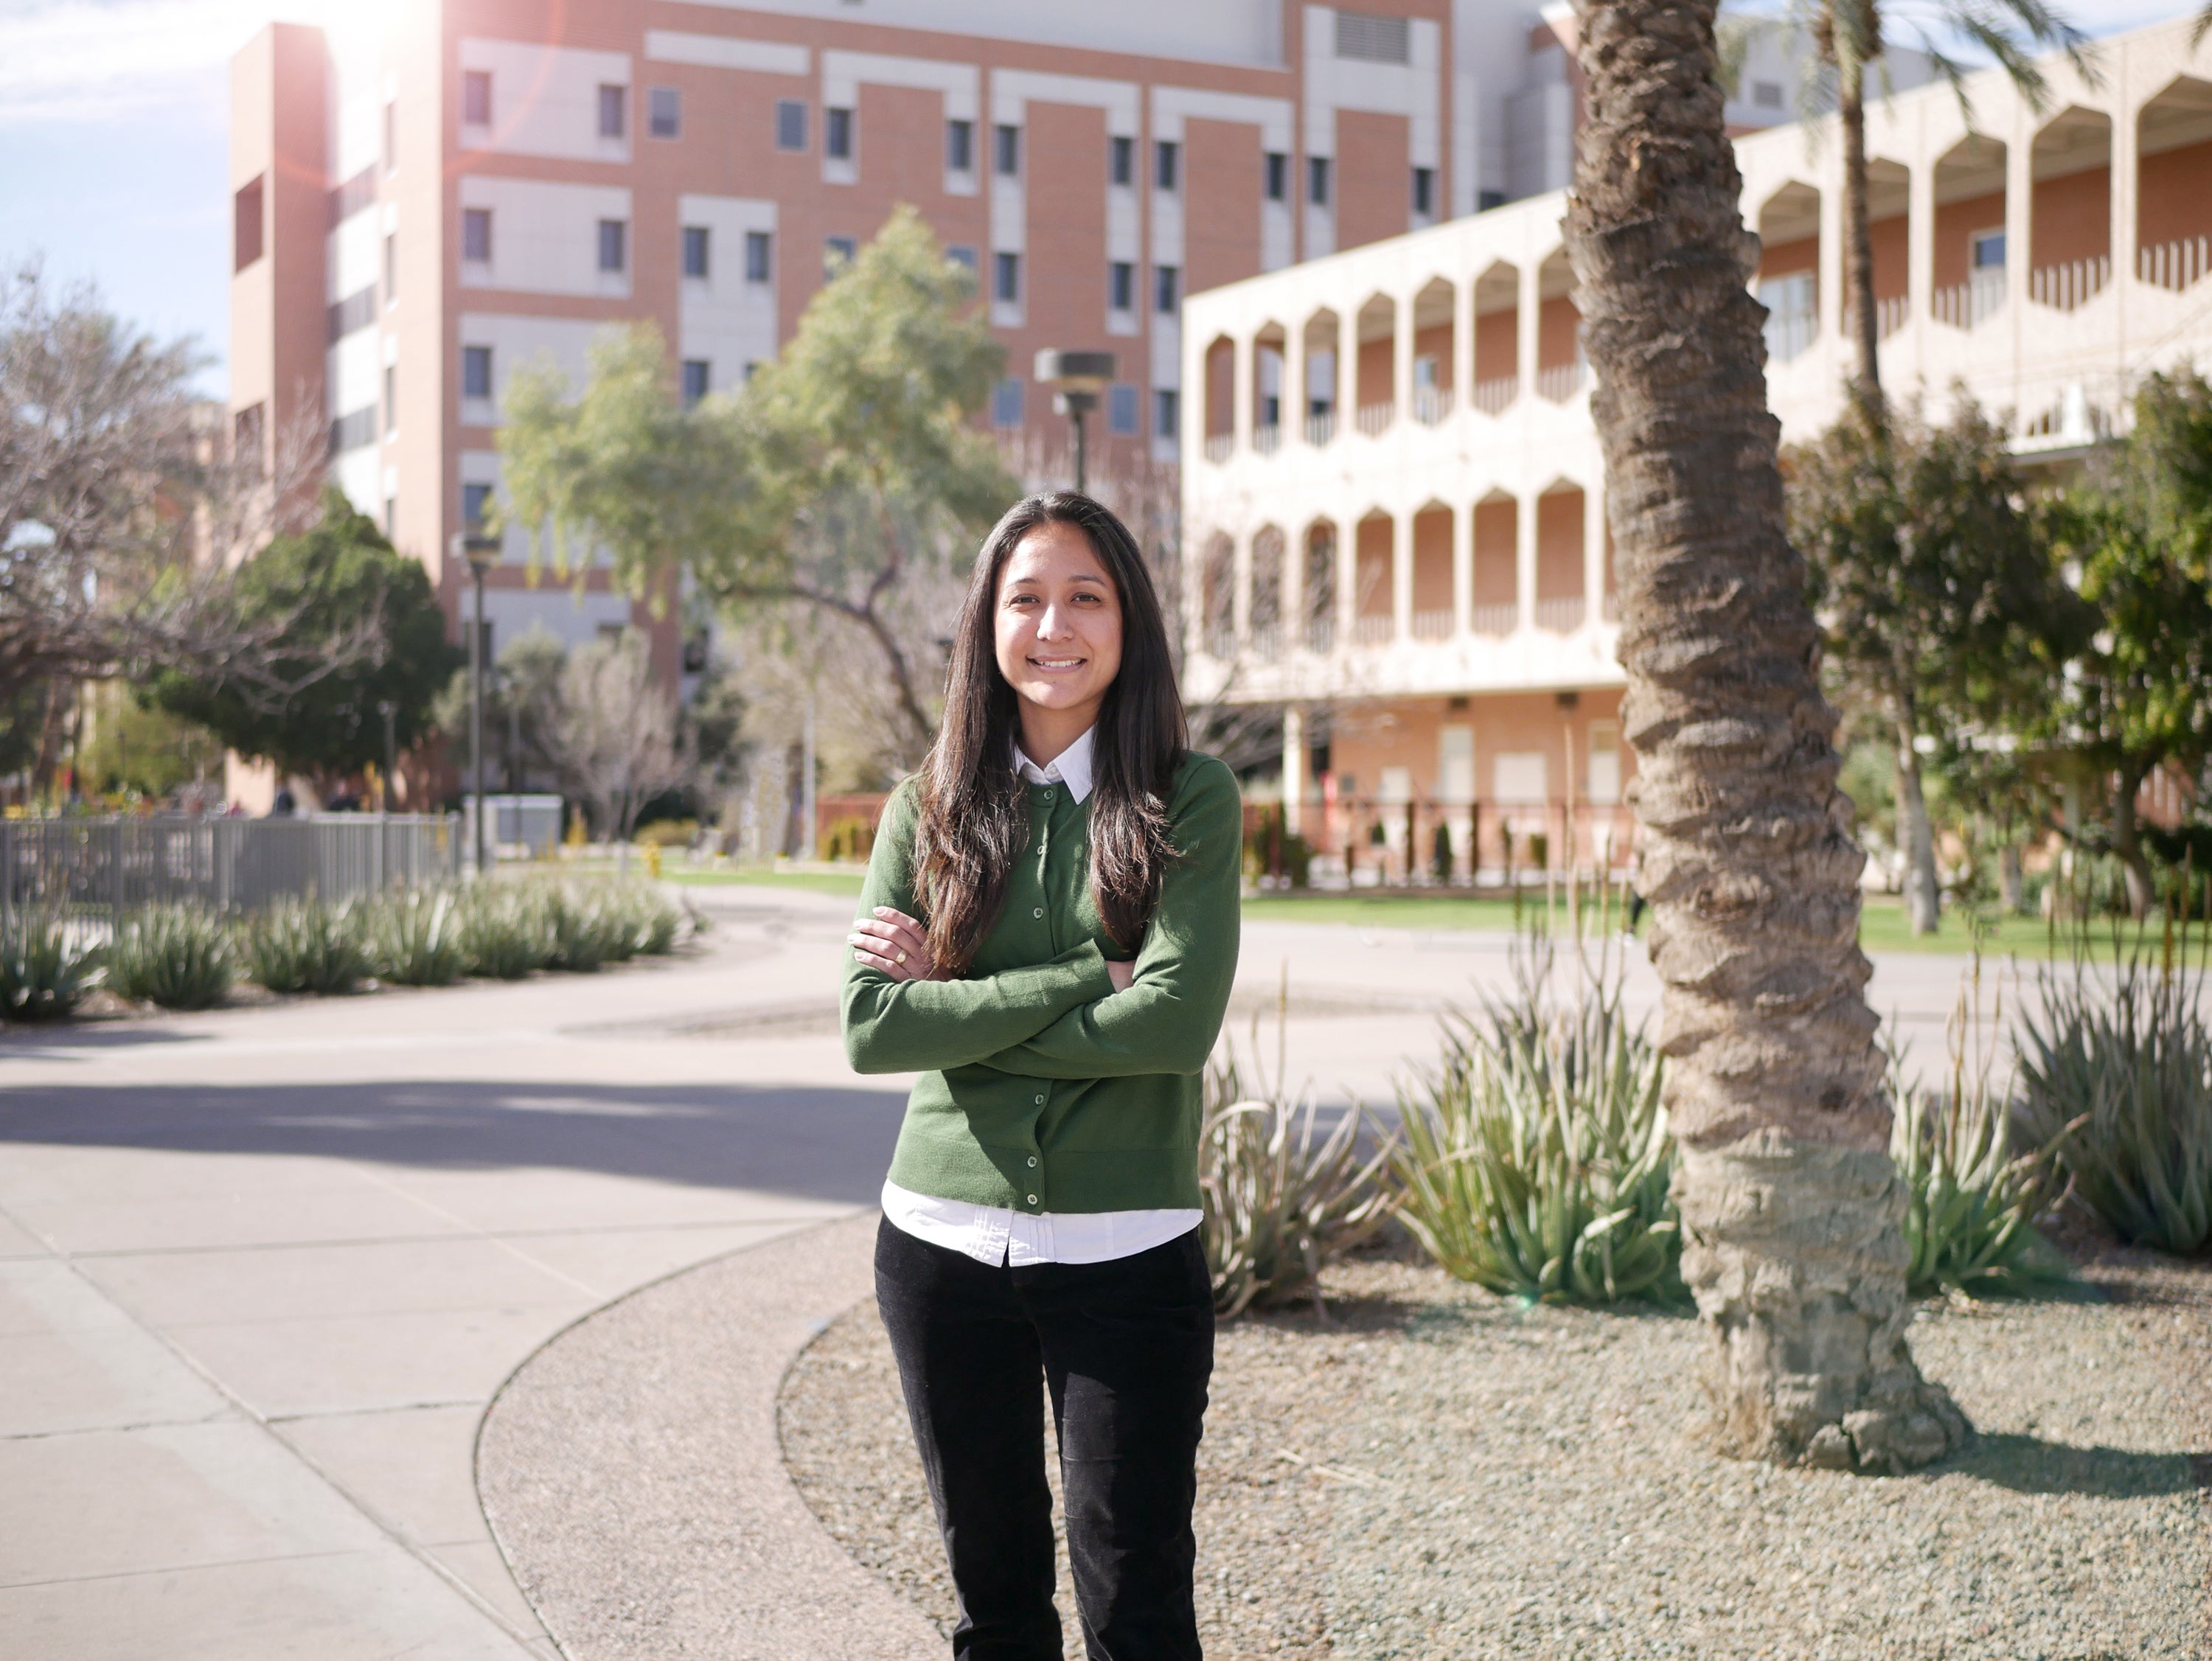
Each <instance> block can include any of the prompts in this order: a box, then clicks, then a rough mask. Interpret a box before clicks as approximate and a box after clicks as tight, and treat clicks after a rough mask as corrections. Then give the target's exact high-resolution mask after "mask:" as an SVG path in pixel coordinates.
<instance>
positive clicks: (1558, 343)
mask: <svg viewBox="0 0 2212 1661" xmlns="http://www.w3.org/2000/svg"><path fill="white" fill-rule="evenodd" d="M1574 286H1575V274H1574V270H1573V269H1572V268H1571V266H1569V265H1568V264H1567V252H1566V250H1565V249H1564V248H1560V249H1556V250H1554V251H1553V253H1552V255H1551V257H1550V258H1547V259H1546V260H1545V262H1544V263H1543V264H1541V265H1540V266H1538V267H1537V268H1536V396H1537V397H1542V398H1549V399H1550V400H1551V401H1552V402H1553V403H1565V402H1566V401H1567V400H1568V399H1569V398H1571V397H1574V395H1575V394H1576V393H1577V392H1579V391H1582V390H1583V314H1582V312H1580V311H1578V310H1577V308H1576V306H1575V302H1574V298H1573V294H1574Z"/></svg>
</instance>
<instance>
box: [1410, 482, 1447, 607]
mask: <svg viewBox="0 0 2212 1661" xmlns="http://www.w3.org/2000/svg"><path fill="white" fill-rule="evenodd" d="M1456 623H1457V620H1456V619H1455V616H1454V615H1453V610H1452V511H1451V509H1450V508H1449V507H1447V506H1444V505H1443V503H1442V502H1430V503H1427V504H1426V505H1425V506H1423V507H1422V508H1421V510H1420V511H1419V512H1417V513H1415V514H1414V515H1413V638H1414V639H1415V640H1449V639H1451V637H1452V634H1453V633H1454V631H1455V627H1456Z"/></svg>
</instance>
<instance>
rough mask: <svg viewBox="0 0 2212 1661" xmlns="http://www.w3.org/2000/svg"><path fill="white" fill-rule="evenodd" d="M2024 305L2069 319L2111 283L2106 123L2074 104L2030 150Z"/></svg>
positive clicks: (2049, 123) (2109, 155)
mask: <svg viewBox="0 0 2212 1661" xmlns="http://www.w3.org/2000/svg"><path fill="white" fill-rule="evenodd" d="M2028 170H2029V175H2030V177H2031V179H2033V185H2031V187H2030V189H2029V191H2028V197H2027V215H2028V217H2027V244H2028V258H2027V297H2028V299H2029V300H2033V302H2034V303H2035V304H2036V305H2038V306H2050V307H2051V308H2052V309H2053V310H2055V311H2060V312H2071V311H2074V310H2075V309H2076V308H2077V307H2080V306H2085V305H2087V303H2088V302H2089V301H2090V300H2093V299H2094V298H2095V297H2096V296H2097V295H2098V294H2101V293H2102V292H2103V291H2104V288H2105V285H2106V283H2108V282H2111V281H2112V117H2110V116H2108V115H2106V114H2105V113H2104V112H2103V111H2101V110H2085V109H2083V108H2082V107H2081V106H2079V105H2078V104H2075V105H2069V106H2067V107H2066V108H2065V109H2063V110H2061V111H2059V112H2058V113H2057V115H2055V116H2053V117H2052V118H2051V119H2050V120H2049V121H2047V122H2045V124H2044V125H2043V128H2042V130H2040V131H2039V132H2038V133H2037V134H2036V135H2035V142H2034V143H2033V145H2031V146H2030V147H2029V150H2028Z"/></svg>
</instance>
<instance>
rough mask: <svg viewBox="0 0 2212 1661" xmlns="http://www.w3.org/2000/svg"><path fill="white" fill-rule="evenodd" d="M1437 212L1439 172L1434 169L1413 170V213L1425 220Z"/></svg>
mask: <svg viewBox="0 0 2212 1661" xmlns="http://www.w3.org/2000/svg"><path fill="white" fill-rule="evenodd" d="M1436 210H1437V170H1436V169H1435V168H1434V167H1416V168H1414V169H1413V211H1414V212H1415V213H1417V214H1419V215H1422V216H1423V217H1424V218H1425V217H1427V216H1428V215H1431V214H1433V213H1434V212H1436Z"/></svg>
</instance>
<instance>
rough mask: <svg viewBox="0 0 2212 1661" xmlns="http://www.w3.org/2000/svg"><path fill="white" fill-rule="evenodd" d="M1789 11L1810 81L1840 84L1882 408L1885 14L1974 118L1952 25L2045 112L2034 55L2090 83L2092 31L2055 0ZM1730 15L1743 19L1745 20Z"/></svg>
mask: <svg viewBox="0 0 2212 1661" xmlns="http://www.w3.org/2000/svg"><path fill="white" fill-rule="evenodd" d="M1786 16H1787V20H1788V22H1789V25H1790V27H1792V28H1793V29H1794V30H1796V31H1798V32H1800V33H1802V34H1803V35H1804V36H1805V37H1806V38H1808V39H1810V40H1811V41H1812V42H1813V44H1814V47H1815V49H1816V50H1817V51H1818V52H1820V61H1821V63H1822V64H1823V65H1824V66H1825V68H1826V70H1827V75H1828V80H1829V82H1830V85H1829V86H1825V87H1824V86H1817V85H1816V86H1814V87H1813V88H1808V90H1810V91H1814V92H1823V91H1827V90H1831V89H1832V91H1833V93H1834V94H1835V100H1836V114H1837V122H1838V125H1839V126H1840V127H1841V128H1842V129H1843V140H1844V204H1843V205H1844V326H1845V327H1847V328H1848V329H1849V330H1850V332H1851V339H1852V343H1853V344H1854V346H1855V348H1856V349H1857V366H1856V379H1857V386H1858V389H1859V396H1860V397H1863V398H1864V399H1865V400H1866V401H1867V402H1869V403H1870V404H1872V405H1873V406H1874V408H1875V409H1876V411H1877V412H1879V410H1880V409H1881V353H1880V349H1879V336H1877V335H1876V333H1875V304H1874V237H1873V233H1872V231H1871V230H1870V229H1869V221H1868V217H1867V151H1866V97H1867V78H1868V76H1869V75H1873V76H1877V77H1879V76H1880V73H1881V54H1882V49H1883V44H1884V35H1883V29H1884V26H1885V23H1886V21H1888V20H1889V19H1890V18H1891V17H1896V18H1897V19H1898V20H1899V21H1903V22H1904V23H1905V24H1906V25H1907V26H1908V27H1911V29H1912V30H1913V33H1914V35H1915V44H1916V45H1917V46H1918V47H1919V49H1920V50H1921V51H1922V52H1925V53H1926V54H1927V55H1928V57H1929V59H1930V60H1931V61H1932V62H1933V64H1935V66H1936V71H1937V73H1938V74H1940V75H1942V76H1943V78H1944V79H1945V80H1946V81H1948V82H1950V84H1951V86H1952V88H1954V90H1955V91H1956V92H1957V94H1958V95H1959V101H1960V106H1962V107H1964V108H1966V116H1967V119H1968V122H1969V124H1972V118H1973V111H1972V107H1971V106H1969V105H1968V104H1967V99H1966V76H1967V74H1968V72H1969V69H1970V66H1969V65H1967V64H1964V63H1962V62H1961V61H1960V59H1959V58H1957V57H1956V56H1955V55H1954V54H1953V53H1952V52H1949V51H1948V50H1946V49H1945V46H1944V44H1943V42H1944V38H1945V37H1946V36H1947V35H1957V36H1960V37H1962V38H1964V39H1966V40H1967V41H1969V42H1971V43H1972V45H1974V46H1977V47H1978V48H1979V49H1980V50H1981V51H1982V52H1985V53H1987V54H1988V55H1989V57H1990V58H1991V59H1992V60H1994V61H1995V62H1996V65H1997V67H1998V68H2000V69H2002V70H2003V71H2004V72H2005V73H2006V74H2007V75H2008V76H2010V77H2011V79H2012V82H2013V84H2014V85H2015V86H2016V87H2018V88H2020V89H2021V92H2022V93H2023V94H2026V96H2027V100H2028V102H2029V103H2030V104H2031V105H2032V106H2033V107H2034V108H2035V109H2036V110H2037V111H2038V112H2041V111H2042V110H2043V109H2044V107H2045V105H2046V104H2047V102H2048V100H2049V95H2050V83H2049V82H2047V81H2046V80H2045V77H2044V74H2043V71H2042V70H2041V68H2040V67H2039V66H2038V64H2036V62H2035V58H2034V54H2035V53H2036V52H2050V51H2053V50H2057V51H2062V52H2065V53H2066V55H2067V56H2068V58H2070V59H2071V60H2072V62H2073V64H2074V65H2075V68H2076V69H2077V70H2080V71H2081V76H2082V77H2083V78H2084V79H2085V80H2087V81H2088V82H2090V83H2091V84H2092V85H2094V84H2095V82H2096V70H2095V66H2094V64H2093V63H2092V61H2091V59H2090V58H2089V55H2088V48H2087V38H2086V37H2085V36H2084V35H2083V34H2082V33H2081V30H2079V29H2077V28H2075V27H2074V25H2073V24H2071V23H2069V22H2068V21H2066V19H2065V16H2064V15H2063V11H2062V10H2061V9H2060V8H2059V7H2057V6H2056V5H2054V4H2051V3H2050V0H1910V3H1906V0H1790V3H1789V6H1788V9H1787V12H1786ZM1730 21H1732V22H1735V24H1736V25H1737V27H1738V28H1739V29H1741V27H1743V26H1744V24H1745V23H1746V21H1747V20H1744V19H1740V18H1739V19H1732V20H1730ZM1738 38H1739V39H1741V36H1740V35H1739V37H1738ZM1811 112H1812V111H1811V109H1809V108H1808V114H1809V113H1811ZM1877 418H1878V413H1877Z"/></svg>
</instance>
